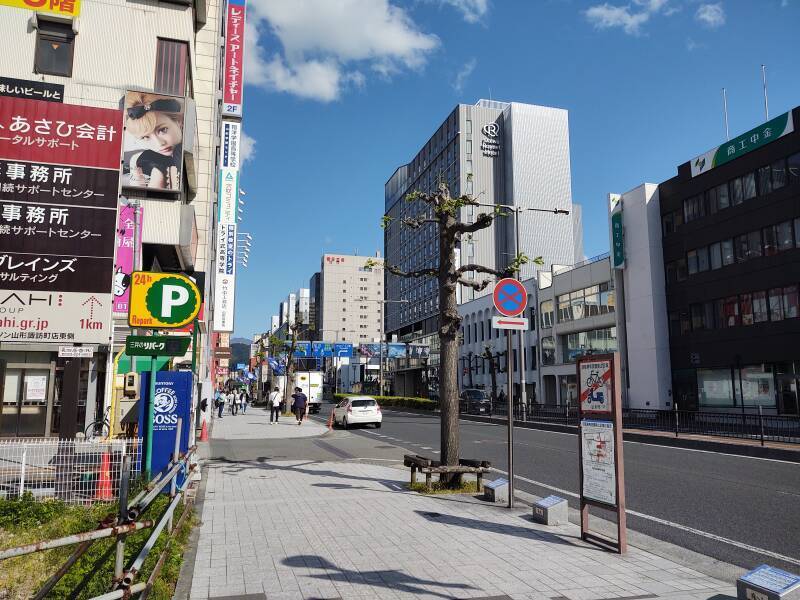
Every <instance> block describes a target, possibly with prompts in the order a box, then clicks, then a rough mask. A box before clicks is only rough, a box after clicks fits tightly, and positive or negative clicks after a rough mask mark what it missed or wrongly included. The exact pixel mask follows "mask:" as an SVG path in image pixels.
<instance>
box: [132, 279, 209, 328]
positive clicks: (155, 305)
mask: <svg viewBox="0 0 800 600" xmlns="http://www.w3.org/2000/svg"><path fill="white" fill-rule="evenodd" d="M131 279H132V281H131V299H130V308H129V310H128V325H130V326H131V327H148V328H151V329H176V328H178V327H183V326H184V325H188V324H189V323H191V322H192V321H194V318H195V317H196V316H197V313H199V312H200V304H201V297H200V290H199V289H198V288H197V286H196V285H195V284H194V282H193V281H192V280H191V279H189V278H188V277H186V276H185V275H179V274H178V273H149V272H146V271H136V272H134V273H133V274H132V276H131Z"/></svg>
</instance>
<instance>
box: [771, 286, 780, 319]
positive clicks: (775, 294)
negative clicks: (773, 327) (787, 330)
mask: <svg viewBox="0 0 800 600" xmlns="http://www.w3.org/2000/svg"><path fill="white" fill-rule="evenodd" d="M769 320H770V321H783V290H782V289H781V288H773V289H771V290H770V291H769Z"/></svg>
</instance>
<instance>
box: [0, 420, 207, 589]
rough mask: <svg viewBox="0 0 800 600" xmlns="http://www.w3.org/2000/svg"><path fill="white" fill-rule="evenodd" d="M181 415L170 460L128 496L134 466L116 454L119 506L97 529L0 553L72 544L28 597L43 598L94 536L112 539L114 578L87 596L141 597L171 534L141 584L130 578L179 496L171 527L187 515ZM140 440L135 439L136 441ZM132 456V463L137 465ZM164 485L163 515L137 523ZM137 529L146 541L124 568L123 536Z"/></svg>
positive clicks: (129, 459)
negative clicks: (166, 495) (106, 587)
mask: <svg viewBox="0 0 800 600" xmlns="http://www.w3.org/2000/svg"><path fill="white" fill-rule="evenodd" d="M182 421H183V420H182V419H178V423H177V430H176V435H175V449H174V451H173V454H172V460H171V461H170V464H169V465H168V468H167V470H166V471H165V472H162V473H161V474H159V475H157V476H156V477H155V478H154V479H153V480H152V481H151V482H150V483H148V484H147V486H145V488H144V489H143V490H142V491H141V492H139V494H137V495H136V497H135V498H133V499H132V500H129V498H128V493H129V489H130V481H131V477H132V475H133V474H134V473H135V472H138V466H137V469H136V470H134V461H133V456H132V455H130V454H128V455H125V456H123V457H122V461H121V465H120V469H119V481H118V487H117V492H118V496H119V510H118V513H117V514H116V515H115V514H110V515H108V516H107V517H106V518H105V519H103V521H102V522H101V523H100V524H99V526H98V528H97V529H96V530H94V531H87V532H83V533H79V534H75V535H71V536H66V537H63V538H58V539H54V540H43V541H40V542H37V543H35V544H27V545H24V546H17V547H14V548H8V549H6V550H3V551H0V561H2V560H4V559H8V558H13V557H15V556H22V555H24V554H31V553H33V552H40V551H42V550H48V549H50V548H58V547H62V546H69V545H77V547H76V548H75V551H74V552H73V553H72V554H71V555H70V556H69V558H67V560H66V561H65V562H64V563H63V564H62V565H61V567H59V568H58V570H57V571H56V572H55V573H54V574H53V575H52V576H51V577H50V578H49V579H48V580H47V581H46V582H45V583H44V585H43V586H42V588H41V589H40V590H39V591H38V592H37V593H36V595H35V596H34V599H43V598H47V597H48V595H49V593H50V592H51V591H52V590H53V588H54V587H55V586H56V585H57V584H58V582H59V581H60V580H61V578H62V577H63V576H64V575H65V574H66V573H67V572H68V571H69V569H70V568H71V567H72V566H73V565H74V564H75V563H76V562H77V561H78V559H79V558H80V557H81V556H82V555H83V554H84V553H85V552H86V551H87V550H88V549H89V548H90V547H91V545H92V544H93V543H94V542H95V541H97V540H99V539H104V538H109V537H116V548H115V550H116V554H115V561H114V581H113V582H112V584H111V586H110V587H111V589H112V591H110V592H108V593H106V594H102V595H100V596H96V597H95V598H93V599H92V600H100V599H103V600H105V599H109V600H110V599H112V598H128V597H130V596H132V595H134V594H141V595H140V598H145V597H146V596H147V594H148V593H149V591H150V590H151V589H152V587H153V584H154V582H155V580H156V578H157V577H158V574H159V572H160V570H161V567H162V566H163V564H164V561H165V559H166V555H167V550H168V549H169V545H170V544H171V542H172V537H171V536H169V537H168V540H167V545H166V547H165V548H164V550H163V552H162V553H161V556H160V557H159V559H158V561H157V562H156V565H155V567H154V569H153V571H152V572H151V574H150V577H149V578H148V580H147V581H146V582H138V583H137V582H135V579H136V577H137V576H138V575H139V573H140V571H141V568H142V565H144V561H145V560H146V559H147V556H148V555H149V554H150V552H151V550H152V549H153V547H154V546H155V544H156V542H157V541H158V538H159V536H160V535H161V534H162V533H163V532H164V531H165V530H166V531H167V532H168V534H171V533H172V532H173V530H174V527H173V516H174V513H175V509H176V508H177V507H178V505H179V504H180V502H181V501H182V500H183V502H184V505H185V510H184V511H183V514H182V515H181V518H180V521H179V522H178V524H177V527H178V528H180V527H181V525H182V524H183V522H184V520H185V519H186V518H187V516H188V515H189V514H190V513H191V511H190V510H188V509H189V506H190V505H191V501H190V500H188V501H187V499H186V489H187V487H188V485H189V481H190V477H189V474H190V472H191V471H192V469H193V465H191V464H190V459H191V456H192V454H193V453H194V452H195V450H196V446H194V447H192V448H189V450H188V452H186V453H185V454H180V447H179V443H180V439H181V427H182V424H183V423H182ZM139 441H140V440H139ZM139 462H140V461H139V459H138V455H137V461H136V465H138V464H139ZM180 475H184V480H183V482H182V483H181V485H180V486H178V477H179V476H180ZM167 485H169V495H170V503H169V506H168V507H167V510H166V511H165V512H164V514H162V515H161V517H160V518H159V520H158V522H154V521H152V520H142V521H137V520H136V519H138V518H139V516H140V515H141V514H142V513H143V512H144V511H146V510H147V508H148V507H149V506H150V504H151V503H152V502H153V501H154V500H155V499H156V498H157V497H158V495H159V494H160V493H162V491H163V490H164V488H166V487H167ZM141 529H152V533H151V534H150V537H149V538H148V539H147V542H146V543H145V545H144V546H143V547H142V549H141V550H140V551H139V554H138V555H137V556H136V558H135V559H134V560H133V561H132V562H131V564H130V566H129V567H128V568H127V569H125V568H124V559H125V538H126V536H127V534H128V533H132V532H134V531H138V530H141Z"/></svg>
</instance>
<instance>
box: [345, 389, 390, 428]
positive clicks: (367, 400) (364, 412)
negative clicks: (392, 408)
mask: <svg viewBox="0 0 800 600" xmlns="http://www.w3.org/2000/svg"><path fill="white" fill-rule="evenodd" d="M381 421H383V415H382V414H381V407H380V406H378V402H377V401H376V400H375V398H373V397H371V396H353V397H351V398H345V399H344V400H342V401H341V402H339V404H337V405H336V407H335V408H334V409H333V424H334V425H341V426H342V427H343V428H344V429H347V428H348V427H349V426H350V425H365V424H367V423H372V424H373V425H375V428H376V429H378V428H380V426H381Z"/></svg>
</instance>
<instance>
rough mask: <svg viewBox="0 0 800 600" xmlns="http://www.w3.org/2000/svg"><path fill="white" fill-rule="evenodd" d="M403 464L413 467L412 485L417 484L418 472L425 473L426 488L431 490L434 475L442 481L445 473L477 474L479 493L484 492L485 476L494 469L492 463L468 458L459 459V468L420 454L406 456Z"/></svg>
mask: <svg viewBox="0 0 800 600" xmlns="http://www.w3.org/2000/svg"><path fill="white" fill-rule="evenodd" d="M403 464H404V465H405V466H406V467H411V485H412V486H413V485H414V484H416V483H417V471H419V472H420V473H425V487H426V488H427V489H428V490H430V489H431V478H432V475H433V473H438V474H439V481H441V479H442V474H443V473H447V474H449V473H458V474H464V473H475V476H476V478H477V484H478V491H479V492H480V491H482V490H483V475H484V473H488V472H489V470H490V469H491V467H492V463H490V462H489V461H488V460H470V459H466V458H462V459H459V461H458V466H452V465H443V464H442V463H441V462H439V461H437V460H431V459H430V458H425V457H424V456H419V455H418V454H404V455H403Z"/></svg>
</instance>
